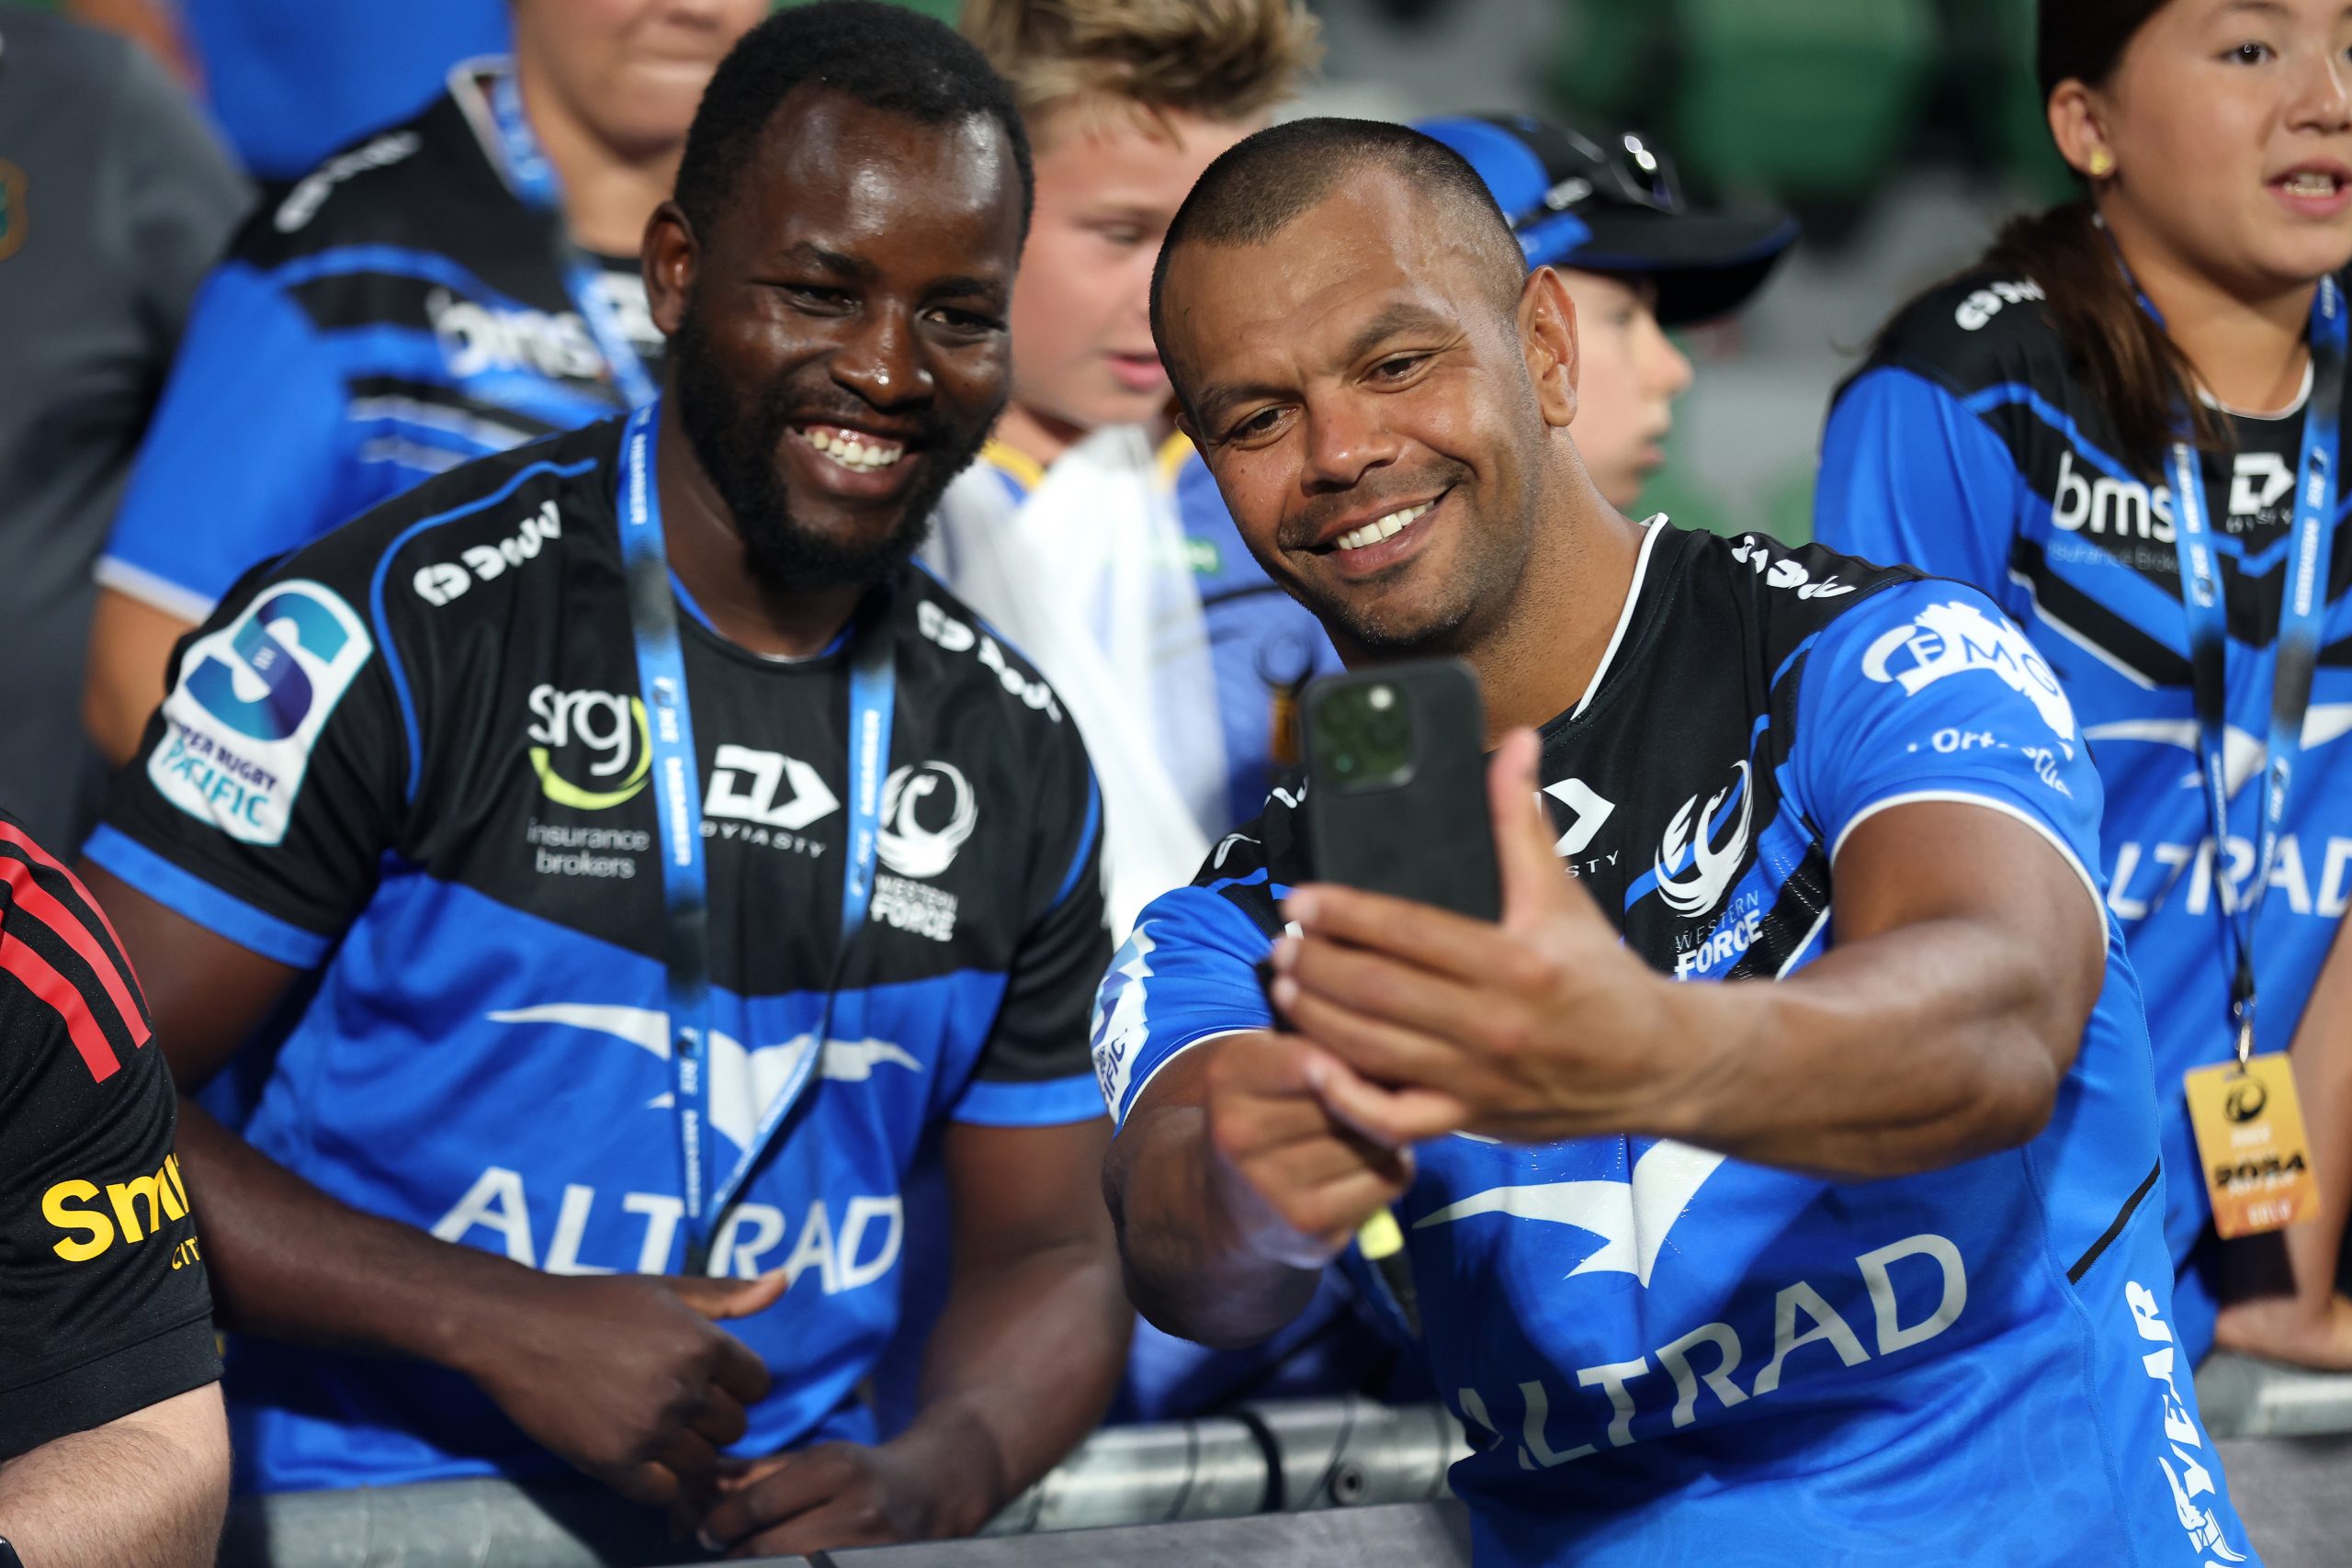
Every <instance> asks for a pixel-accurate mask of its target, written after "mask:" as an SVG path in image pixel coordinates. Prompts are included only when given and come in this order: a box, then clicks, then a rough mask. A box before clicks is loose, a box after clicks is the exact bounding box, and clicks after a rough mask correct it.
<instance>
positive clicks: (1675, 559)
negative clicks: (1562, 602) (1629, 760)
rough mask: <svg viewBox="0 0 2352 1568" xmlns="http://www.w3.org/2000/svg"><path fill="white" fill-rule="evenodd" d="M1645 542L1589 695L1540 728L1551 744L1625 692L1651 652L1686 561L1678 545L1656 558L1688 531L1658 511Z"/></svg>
mask: <svg viewBox="0 0 2352 1568" xmlns="http://www.w3.org/2000/svg"><path fill="white" fill-rule="evenodd" d="M1641 528H1642V530H1643V534H1642V544H1641V548H1640V550H1639V552H1638V553H1636V554H1635V556H1634V580H1633V581H1631V582H1629V583H1627V584H1626V586H1625V601H1624V604H1623V606H1622V607H1621V608H1620V609H1619V611H1618V613H1617V625H1616V628H1615V629H1614V630H1613V631H1612V632H1611V634H1610V638H1609V646H1608V647H1607V648H1606V649H1603V650H1602V652H1601V655H1600V664H1599V665H1598V666H1597V667H1595V669H1594V670H1593V672H1592V679H1591V680H1589V681H1588V682H1586V683H1585V689H1584V694H1583V695H1581V696H1580V697H1578V698H1577V702H1576V705H1575V706H1573V707H1570V708H1568V709H1566V711H1564V712H1562V713H1559V714H1555V715H1554V716H1552V717H1551V718H1549V719H1546V720H1545V721H1544V723H1543V724H1541V725H1540V726H1538V727H1537V728H1536V734H1537V735H1538V736H1539V737H1540V738H1541V739H1543V740H1544V743H1545V744H1547V745H1548V744H1550V742H1551V741H1552V739H1554V738H1555V737H1556V736H1559V735H1563V734H1566V732H1567V731H1568V730H1569V729H1571V728H1574V727H1576V726H1577V725H1580V724H1582V723H1584V722H1585V721H1586V720H1587V719H1588V718H1589V717H1590V716H1591V715H1592V714H1593V713H1594V712H1595V711H1596V710H1598V709H1600V708H1604V707H1606V706H1607V705H1609V703H1610V702H1611V700H1612V699H1613V698H1614V697H1615V695H1616V694H1617V693H1618V692H1619V691H1620V690H1622V689H1623V687H1624V685H1625V682H1624V681H1623V679H1622V678H1621V677H1622V674H1623V671H1626V670H1629V669H1631V668H1633V667H1634V665H1637V664H1639V663H1640V662H1641V661H1642V660H1643V658H1644V657H1645V655H1646V654H1647V653H1648V651H1649V645H1650V642H1651V640H1652V638H1653V637H1655V636H1656V634H1657V626H1658V622H1659V616H1658V614H1657V611H1658V606H1659V604H1661V602H1662V601H1663V599H1664V596H1665V592H1666V584H1667V580H1668V578H1670V577H1672V576H1673V574H1674V569H1675V567H1676V566H1677V565H1678V564H1679V559H1680V557H1679V554H1676V553H1673V550H1674V547H1666V548H1667V550H1668V558H1666V559H1663V560H1660V559H1657V556H1658V555H1659V554H1660V551H1661V547H1662V542H1663V541H1664V540H1665V539H1666V538H1667V536H1668V535H1679V534H1680V533H1681V532H1682V531H1681V530H1679V529H1678V528H1676V527H1675V526H1674V525H1673V524H1672V523H1670V522H1668V519H1667V515H1666V513H1663V512H1660V513H1653V514H1652V515H1651V516H1650V517H1648V518H1647V519H1645V521H1644V522H1643V523H1642V524H1641Z"/></svg>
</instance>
